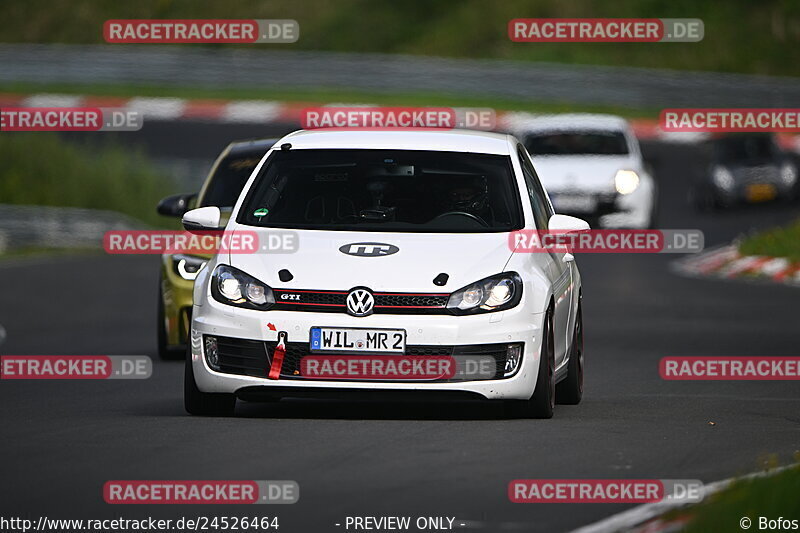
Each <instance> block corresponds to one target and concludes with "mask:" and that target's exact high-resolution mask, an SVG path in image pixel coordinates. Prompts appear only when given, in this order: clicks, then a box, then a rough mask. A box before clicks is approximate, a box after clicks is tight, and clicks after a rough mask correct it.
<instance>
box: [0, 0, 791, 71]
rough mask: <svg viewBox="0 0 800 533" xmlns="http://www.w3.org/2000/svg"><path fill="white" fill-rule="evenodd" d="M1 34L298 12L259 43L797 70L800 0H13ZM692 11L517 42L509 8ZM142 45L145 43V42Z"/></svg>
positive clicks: (75, 39)
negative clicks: (644, 37)
mask: <svg viewBox="0 0 800 533" xmlns="http://www.w3.org/2000/svg"><path fill="white" fill-rule="evenodd" d="M2 12H3V22H4V24H3V25H2V30H0V42H29V43H102V42H104V41H103V23H104V22H105V21H106V20H108V19H146V18H156V19H204V18H223V19H239V18H245V19H270V18H274V19H287V18H288V19H295V20H297V21H298V22H299V24H300V40H299V41H298V42H296V43H293V44H284V45H276V44H272V45H270V44H262V45H239V46H244V47H247V48H248V49H256V48H258V49H264V50H326V51H341V52H380V53H401V54H418V55H435V56H452V57H476V58H496V59H518V60H528V61H550V62H561V63H573V64H597V65H616V66H636V67H660V68H670V69H679V70H687V69H688V70H713V71H726V72H747V73H758V74H773V75H774V74H781V75H790V76H797V75H798V73H799V71H798V65H800V31H798V26H800V3H798V2H794V1H792V0H761V1H759V2H752V1H748V0H728V1H726V2H698V1H696V0H670V1H669V2H667V1H664V0H602V1H590V0H504V1H502V2H487V1H486V0H437V1H436V2H431V1H430V0H404V1H402V2H391V1H385V0H384V1H376V0H337V1H336V2H331V1H330V0H305V1H303V2H278V1H264V0H227V1H225V2H197V1H192V0H138V1H136V2H112V1H98V0H17V1H10V0H9V1H6V2H4V4H3V10H2ZM558 17H562V18H576V17H601V18H602V17H609V18H650V17H658V18H687V17H690V18H700V19H702V20H703V21H704V24H705V38H704V39H703V41H701V42H699V43H515V42H512V41H511V40H510V39H509V38H508V33H507V25H508V22H509V20H511V19H514V18H558ZM144 46H147V45H144Z"/></svg>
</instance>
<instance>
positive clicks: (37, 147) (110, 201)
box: [0, 133, 174, 226]
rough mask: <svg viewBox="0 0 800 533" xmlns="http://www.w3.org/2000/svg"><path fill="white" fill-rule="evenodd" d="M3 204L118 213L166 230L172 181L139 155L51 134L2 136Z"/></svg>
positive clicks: (0, 193)
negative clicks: (164, 210) (162, 208)
mask: <svg viewBox="0 0 800 533" xmlns="http://www.w3.org/2000/svg"><path fill="white" fill-rule="evenodd" d="M0 161H2V162H3V164H2V165H0V203H4V204H17V205H42V206H59V207H82V208H89V209H104V210H110V211H118V212H120V213H124V214H126V215H129V216H132V217H134V218H137V219H139V220H141V221H142V222H144V223H146V224H149V225H154V226H163V225H164V221H165V220H166V219H165V218H164V217H161V216H159V215H158V214H156V212H155V206H156V204H157V203H158V200H160V199H161V198H163V197H164V196H166V195H168V194H171V193H173V192H174V186H173V184H172V182H171V180H170V179H169V178H168V177H167V176H165V175H163V174H160V173H159V172H158V171H157V170H155V169H154V168H153V167H152V164H151V163H150V162H149V160H148V159H147V158H146V157H145V156H144V155H142V154H141V153H138V152H131V151H130V150H129V149H128V148H126V147H123V146H118V145H111V144H106V145H102V144H99V145H92V146H91V147H89V146H83V145H76V144H74V143H69V142H67V141H65V140H63V139H62V138H60V137H58V136H57V135H54V134H49V133H2V134H0Z"/></svg>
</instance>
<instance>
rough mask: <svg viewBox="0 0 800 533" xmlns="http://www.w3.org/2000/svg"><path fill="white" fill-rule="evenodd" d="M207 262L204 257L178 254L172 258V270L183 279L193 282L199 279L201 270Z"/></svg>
mask: <svg viewBox="0 0 800 533" xmlns="http://www.w3.org/2000/svg"><path fill="white" fill-rule="evenodd" d="M207 262H208V260H207V259H204V258H202V257H195V256H193V255H183V254H176V255H173V256H172V269H173V270H174V271H175V273H176V274H177V275H179V276H180V277H182V278H183V279H185V280H187V281H192V280H194V279H195V278H196V277H197V273H198V272H200V269H201V268H203V267H204V266H206V263H207Z"/></svg>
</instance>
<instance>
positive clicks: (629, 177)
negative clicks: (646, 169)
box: [614, 170, 639, 194]
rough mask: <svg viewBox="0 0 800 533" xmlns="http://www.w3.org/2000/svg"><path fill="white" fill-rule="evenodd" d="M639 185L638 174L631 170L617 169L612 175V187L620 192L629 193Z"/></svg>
mask: <svg viewBox="0 0 800 533" xmlns="http://www.w3.org/2000/svg"><path fill="white" fill-rule="evenodd" d="M638 186H639V174H637V173H636V172H634V171H633V170H618V171H617V175H616V176H614V187H615V188H616V189H617V192H618V193H620V194H630V193H632V192H633V191H635V190H636V188H637V187H638Z"/></svg>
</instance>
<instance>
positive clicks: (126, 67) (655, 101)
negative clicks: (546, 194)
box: [0, 44, 800, 108]
mask: <svg viewBox="0 0 800 533" xmlns="http://www.w3.org/2000/svg"><path fill="white" fill-rule="evenodd" d="M662 46H668V45H662ZM0 64H2V65H3V68H2V69H0V82H7V83H11V82H38V83H75V84H86V83H97V84H114V85H127V84H132V85H142V84H144V85H163V86H172V87H177V86H181V87H209V88H231V87H237V88H272V89H292V88H300V87H302V88H304V89H326V88H327V89H356V90H367V91H376V92H404V93H407V92H417V91H421V92H435V93H440V94H458V95H467V96H483V97H496V98H514V99H529V100H531V101H538V102H561V103H573V104H591V105H619V106H623V107H629V106H630V107H645V108H647V107H652V108H659V107H780V106H783V107H790V106H792V105H795V104H796V103H797V102H798V101H800V79H798V78H789V77H770V76H751V75H742V74H723V73H710V72H689V71H671V70H663V69H642V68H620V67H602V66H577V65H564V64H556V63H535V62H525V61H505V60H504V61H499V60H478V59H447V58H437V57H420V56H407V55H388V54H352V53H329V52H302V51H298V52H293V51H280V52H278V51H268V50H263V49H246V48H241V47H238V48H200V47H195V46H193V47H188V46H149V45H148V46H135V45H133V46H131V45H32V44H0Z"/></svg>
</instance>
